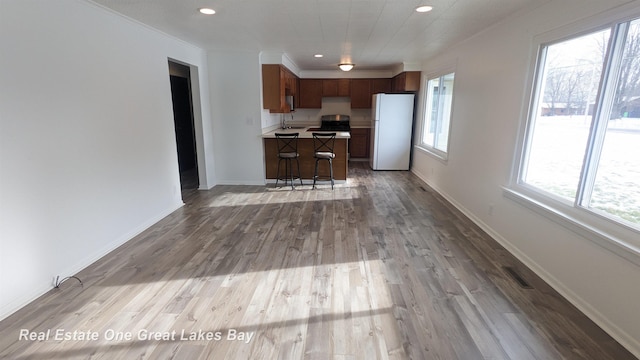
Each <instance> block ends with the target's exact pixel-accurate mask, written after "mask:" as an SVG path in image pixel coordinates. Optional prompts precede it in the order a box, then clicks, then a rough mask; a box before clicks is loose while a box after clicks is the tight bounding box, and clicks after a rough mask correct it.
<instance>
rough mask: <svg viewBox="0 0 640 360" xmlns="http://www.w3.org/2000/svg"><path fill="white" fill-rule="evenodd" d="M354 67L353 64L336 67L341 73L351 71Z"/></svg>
mask: <svg viewBox="0 0 640 360" xmlns="http://www.w3.org/2000/svg"><path fill="white" fill-rule="evenodd" d="M354 66H355V65H353V64H346V63H344V64H340V65H338V67H339V68H340V70H342V71H349V70H351V69H353V67H354Z"/></svg>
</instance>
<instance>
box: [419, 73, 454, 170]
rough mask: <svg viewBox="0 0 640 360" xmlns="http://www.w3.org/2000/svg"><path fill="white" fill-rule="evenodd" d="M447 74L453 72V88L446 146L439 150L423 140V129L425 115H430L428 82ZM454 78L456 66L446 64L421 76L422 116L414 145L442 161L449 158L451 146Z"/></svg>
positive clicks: (425, 121) (425, 119) (425, 123)
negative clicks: (422, 90)
mask: <svg viewBox="0 0 640 360" xmlns="http://www.w3.org/2000/svg"><path fill="white" fill-rule="evenodd" d="M449 74H453V78H454V79H453V84H454V85H453V89H452V90H451V107H450V109H449V124H448V125H449V126H448V127H447V129H446V130H447V146H446V150H444V151H443V150H441V149H438V148H436V147H435V146H431V145H429V144H427V143H425V142H424V131H425V129H426V127H427V126H428V121H427V116H429V118H430V116H431V112H430V111H428V109H429V103H428V100H429V82H430V81H431V80H435V79H442V78H443V77H445V76H447V75H449ZM455 78H456V67H455V66H448V67H444V68H441V69H439V70H437V71H434V72H431V73H428V74H426V75H425V76H424V77H423V81H422V83H423V86H422V89H424V92H423V94H422V96H421V99H420V100H421V101H422V116H421V120H420V127H419V129H420V131H419V132H418V134H417V136H418V139H417V145H416V147H417V148H418V149H420V150H422V151H424V152H426V153H427V154H430V155H432V156H434V157H436V158H437V159H438V160H440V161H443V162H445V163H446V162H447V160H448V158H449V149H450V146H451V128H452V124H453V109H454V103H455V97H456V96H455V91H456V86H455V82H456V80H455Z"/></svg>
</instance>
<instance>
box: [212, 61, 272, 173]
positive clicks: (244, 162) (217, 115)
mask: <svg viewBox="0 0 640 360" xmlns="http://www.w3.org/2000/svg"><path fill="white" fill-rule="evenodd" d="M208 59H209V82H210V89H211V97H210V99H211V100H210V101H211V109H212V113H211V116H212V119H213V139H214V153H215V166H216V174H217V177H216V183H217V184H232V185H243V184H244V185H263V184H264V183H265V172H264V155H263V153H264V150H263V145H262V138H261V135H262V123H261V116H262V112H261V109H262V95H261V91H262V74H261V65H260V58H259V54H258V53H257V52H242V51H239V52H231V51H224V52H216V51H210V52H209V53H208Z"/></svg>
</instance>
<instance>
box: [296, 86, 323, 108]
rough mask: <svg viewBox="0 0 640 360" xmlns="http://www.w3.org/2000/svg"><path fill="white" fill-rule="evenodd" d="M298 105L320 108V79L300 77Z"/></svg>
mask: <svg viewBox="0 0 640 360" xmlns="http://www.w3.org/2000/svg"><path fill="white" fill-rule="evenodd" d="M298 99H299V102H298V107H300V108H305V109H320V108H321V107H322V79H300V81H299V83H298Z"/></svg>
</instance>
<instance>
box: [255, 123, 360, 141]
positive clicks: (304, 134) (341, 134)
mask: <svg viewBox="0 0 640 360" xmlns="http://www.w3.org/2000/svg"><path fill="white" fill-rule="evenodd" d="M296 132H297V133H298V138H300V139H312V138H313V135H312V133H314V132H318V133H332V132H334V133H336V139H349V138H351V134H350V133H349V132H348V131H327V130H319V129H318V127H317V126H293V127H290V128H287V129H280V128H278V129H275V130H272V131H268V132H266V133H264V134H262V138H263V139H275V137H276V133H285V134H286V133H296Z"/></svg>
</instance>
